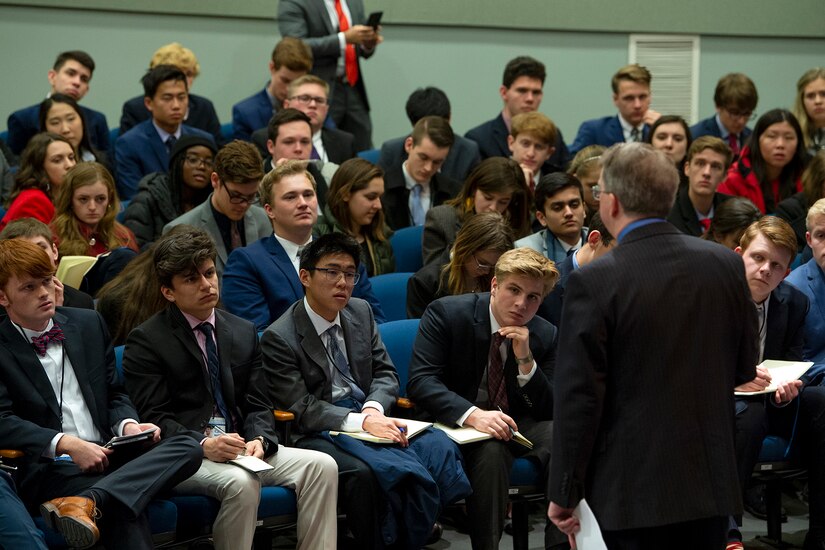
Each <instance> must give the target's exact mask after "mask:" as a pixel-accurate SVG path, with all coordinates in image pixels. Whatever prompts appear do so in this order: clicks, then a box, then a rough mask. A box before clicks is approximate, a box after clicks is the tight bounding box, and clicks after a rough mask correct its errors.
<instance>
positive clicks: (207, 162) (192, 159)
mask: <svg viewBox="0 0 825 550" xmlns="http://www.w3.org/2000/svg"><path fill="white" fill-rule="evenodd" d="M185 160H186V164H188V165H189V166H190V167H191V168H197V167H198V166H200V165H203V167H204V168H206V169H207V170H211V169H212V167H213V166H214V165H215V164H214V163H213V162H212V159H205V158H201V157H197V156H195V155H186V157H185Z"/></svg>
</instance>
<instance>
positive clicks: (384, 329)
mask: <svg viewBox="0 0 825 550" xmlns="http://www.w3.org/2000/svg"><path fill="white" fill-rule="evenodd" d="M418 322H419V319H404V320H401V321H389V322H387V323H383V324H380V325H378V332H379V333H380V334H381V340H383V341H384V347H386V348H387V353H389V355H390V359H392V362H393V364H394V365H395V370H397V371H398V381H399V383H400V389H399V392H398V393H399V395H400V396H401V397H403V396H405V395H407V378H408V372H409V369H410V359H411V358H412V350H413V344H414V343H415V336H416V334H418Z"/></svg>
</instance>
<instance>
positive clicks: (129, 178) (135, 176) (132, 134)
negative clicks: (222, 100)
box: [115, 119, 215, 200]
mask: <svg viewBox="0 0 825 550" xmlns="http://www.w3.org/2000/svg"><path fill="white" fill-rule="evenodd" d="M181 135H196V136H200V137H203V138H206V139H209V140H212V141H213V142H214V141H215V140H214V139H213V138H212V136H211V135H209V134H207V133H206V132H204V131H203V130H198V129H197V128H192V127H191V126H187V125H185V124H183V125H181ZM115 158H116V159H117V194H118V196H119V197H120V199H121V200H128V199H131V198H132V197H133V196H134V195H135V193H137V190H138V182H139V181H140V180H141V178H143V176H145V175H147V174H151V173H152V172H164V173H166V172H168V171H169V152H168V151H167V150H166V144H164V143H163V142H162V141H161V140H160V135H159V134H158V132H157V130H156V129H155V126H154V125H153V124H152V119H149V120H144V121H143V122H141V123H140V124H138V125H137V126H135V127H134V128H132V129H131V130H129V131H128V132H126V133H125V134H123V135H122V136H120V137H119V138H117V142H116V143H115Z"/></svg>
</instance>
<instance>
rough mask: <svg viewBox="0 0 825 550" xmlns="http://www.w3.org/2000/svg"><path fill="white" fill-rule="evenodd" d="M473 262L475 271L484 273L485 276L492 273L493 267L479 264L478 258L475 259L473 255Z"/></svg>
mask: <svg viewBox="0 0 825 550" xmlns="http://www.w3.org/2000/svg"><path fill="white" fill-rule="evenodd" d="M473 260H475V262H476V269H477V270H478V271H480V272H481V273H485V274H486V273H490V271H492V270H493V268H494V267H495V266H494V265H489V264H483V263H481V262H479V261H478V258H476V255H475V254H473Z"/></svg>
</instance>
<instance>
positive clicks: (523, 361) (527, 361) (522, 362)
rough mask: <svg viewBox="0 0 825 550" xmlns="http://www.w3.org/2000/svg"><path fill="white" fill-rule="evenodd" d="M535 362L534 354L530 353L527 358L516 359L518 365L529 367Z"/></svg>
mask: <svg viewBox="0 0 825 550" xmlns="http://www.w3.org/2000/svg"><path fill="white" fill-rule="evenodd" d="M532 362H533V354H532V352H531V353H528V354H527V357H516V363H518V364H519V365H527V364H530V363H532Z"/></svg>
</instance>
